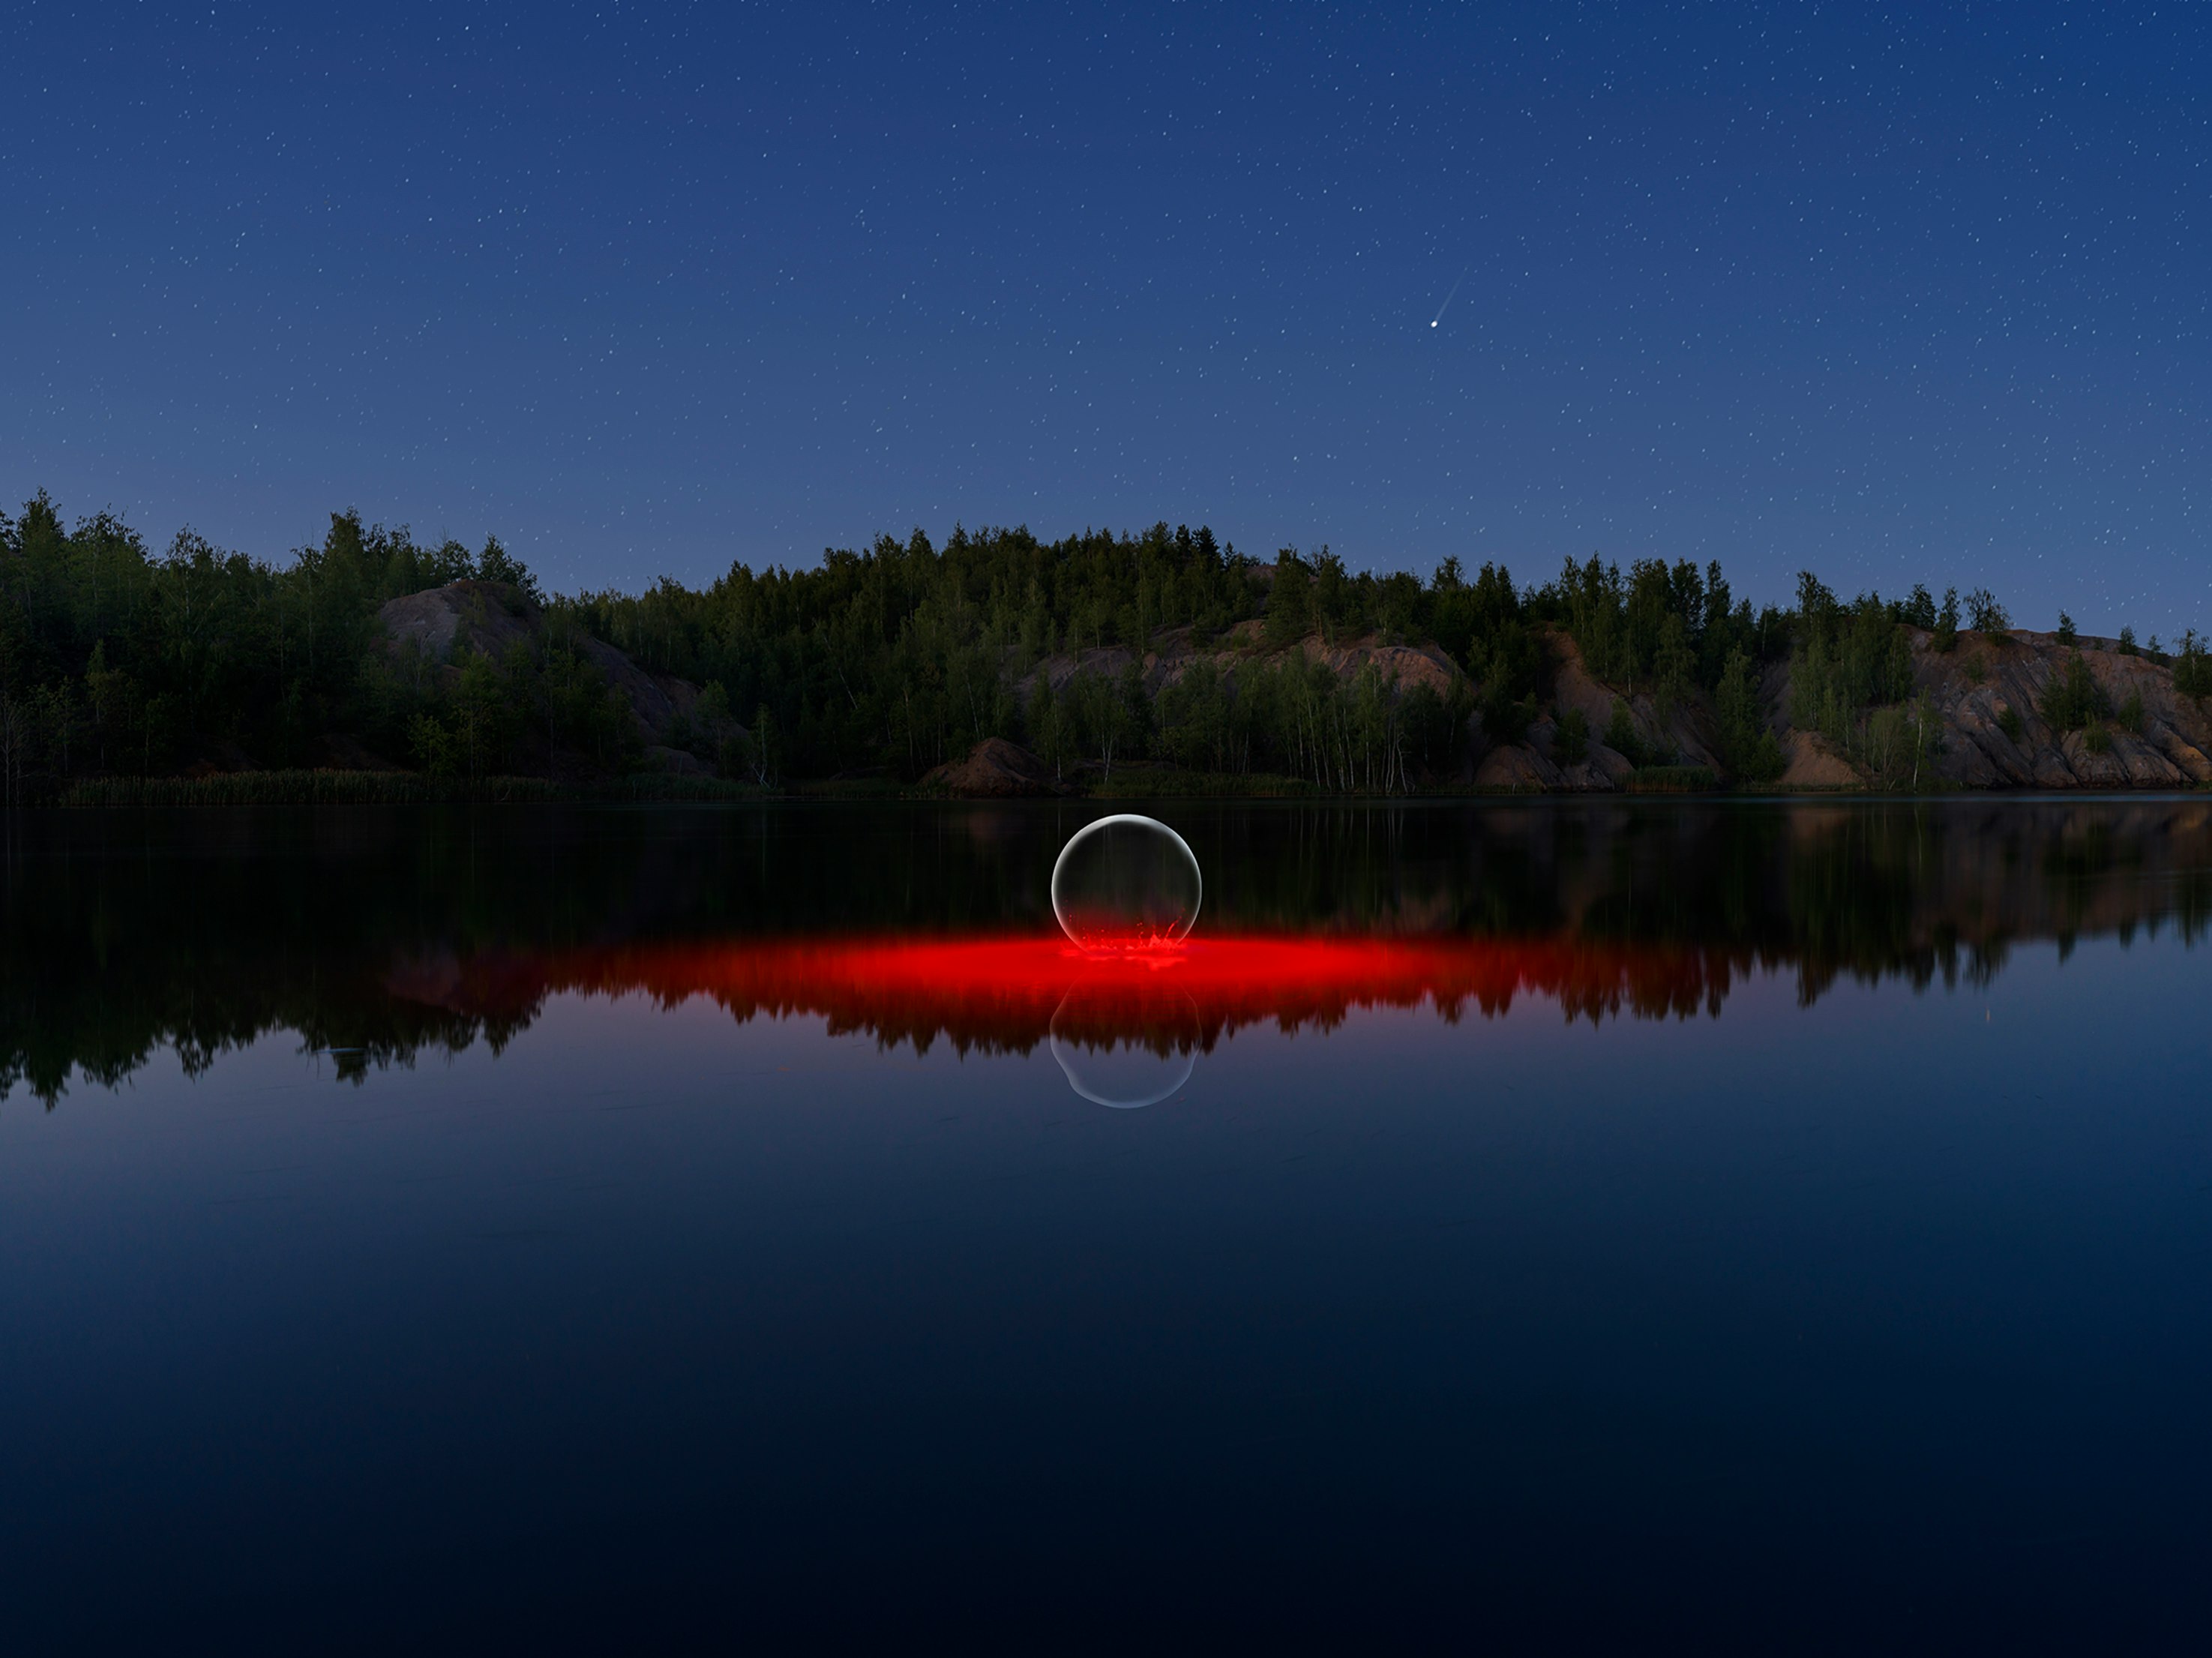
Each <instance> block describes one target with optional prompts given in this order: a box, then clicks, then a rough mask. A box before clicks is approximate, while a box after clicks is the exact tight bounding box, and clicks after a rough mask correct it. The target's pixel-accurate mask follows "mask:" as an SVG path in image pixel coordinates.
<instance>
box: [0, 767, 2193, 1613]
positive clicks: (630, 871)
mask: <svg viewBox="0 0 2212 1658" xmlns="http://www.w3.org/2000/svg"><path fill="white" fill-rule="evenodd" d="M1107 810H1109V808H1106V807H1103V806H1094V805H1085V806H1073V805H1035V806H1004V807H981V806H977V807H965V806H928V805H912V806H890V805H827V804H825V805H808V804H800V803H793V804H787V805H772V806H764V807H758V808H742V809H713V808H699V809H677V808H631V809H614V808H609V809H604V810H599V809H584V808H578V809H574V810H566V809H551V808H544V807H516V808H481V809H451V810H438V809H416V810H391V811H378V810H370V809H332V810H327V811H278V810H264V811H237V812H228V811H180V812H174V813H168V814H135V813H127V812H112V813H80V814H74V815H46V816H39V815H30V816H19V817H16V818H15V820H14V821H13V822H12V823H9V824H8V825H7V827H6V829H5V831H4V832H5V835H6V840H5V844H4V852H5V893H6V897H5V910H4V939H0V986H4V993H3V994H0V1021H4V1026H5V1029H4V1036H3V1037H0V1066H4V1080H5V1081H6V1083H7V1085H8V1092H7V1095H6V1098H5V1101H4V1102H0V1261H3V1262H4V1263H5V1265H4V1268H0V1355H4V1358H3V1359H0V1420H4V1421H5V1423H6V1424H8V1431H7V1432H6V1434H5V1436H4V1437H0V1491H4V1493H5V1501H4V1502H0V1603H4V1605H5V1606H6V1609H7V1619H8V1627H9V1631H10V1635H9V1643H10V1647H11V1649H14V1650H18V1651H33V1650H48V1649H68V1650H72V1651H81V1650H88V1649H100V1648H115V1649H130V1650H152V1649H177V1648H179V1647H184V1648H192V1647H197V1646H201V1645H206V1646H209V1647H211V1648H217V1649H223V1650H226V1651H230V1652H236V1651H240V1650H256V1649H271V1650H296V1649H324V1650H344V1649H358V1650H362V1651H386V1650H391V1649H424V1648H426V1647H428V1648H440V1647H452V1648H456V1649H468V1650H477V1649H487V1648H498V1647H502V1646H507V1645H509V1644H510V1643H511V1644H513V1645H514V1646H521V1645H523V1644H525V1643H527V1644H529V1645H532V1646H537V1647H541V1648H542V1647H544V1646H547V1645H555V1646H559V1645H567V1644H571V1643H573V1644H575V1645H578V1646H580V1647H586V1648H590V1649H628V1648H630V1647H632V1646H635V1647H636V1648H637V1649H647V1650H651V1649H671V1648H674V1649H681V1648H684V1647H687V1646H693V1645H697V1646H703V1647H713V1648H715V1649H721V1648H725V1647H733V1646H751V1647H755V1648H759V1649H816V1648H818V1647H820V1646H823V1645H834V1644H836V1643H840V1642H844V1641H850V1640H868V1641H871V1642H880V1643H890V1642H895V1641H896V1642H902V1643H903V1642H905V1641H908V1640H911V1639H913V1638H914V1637H915V1636H916V1635H918V1634H925V1633H927V1634H930V1635H938V1636H942V1635H951V1636H955V1637H964V1638H967V1639H969V1640H972V1641H975V1642H978V1643H991V1644H1016V1643H1018V1644H1020V1645H1022V1646H1024V1647H1025V1648H1042V1649H1048V1650H1065V1649H1088V1648H1094V1647H1095V1648H1102V1649H1103V1648H1119V1647H1123V1646H1127V1645H1130V1644H1133V1643H1139V1642H1142V1643H1146V1644H1148V1645H1157V1644H1163V1643H1164V1644H1168V1645H1193V1646H1198V1647H1202V1648H1218V1647H1225V1646H1231V1645H1248V1644H1257V1643H1261V1642H1266V1643H1279V1642H1281V1641H1283V1640H1284V1639H1285V1638H1286V1637H1288V1638H1291V1639H1297V1638H1298V1637H1304V1638H1307V1639H1315V1640H1328V1641H1329V1642H1332V1643H1337V1642H1343V1643H1349V1642H1353V1641H1358V1642H1362V1643H1382V1644H1385V1645H1413V1644H1419V1645H1422V1646H1432V1645H1439V1644H1443V1643H1449V1644H1451V1645H1454V1646H1466V1647H1474V1648H1486V1647H1487V1648H1496V1649H1504V1650H1513V1651H1523V1650H1553V1649H1561V1648H1566V1647H1574V1646H1578V1645H1592V1644H1598V1643H1605V1644H1607V1645H1613V1646H1623V1647H1626V1648H1627V1649H1631V1650H1633V1649H1637V1648H1638V1646H1639V1645H1641V1644H1646V1643H1656V1637H1658V1636H1659V1635H1661V1634H1662V1633H1663V1634H1665V1635H1667V1636H1669V1637H1679V1638H1682V1639H1687V1640H1695V1641H1697V1642H1699V1643H1701V1644H1702V1645H1704V1646H1705V1647H1706V1648H1708V1649H1711V1648H1722V1649H1728V1648H1736V1649H1759V1650H1775V1649H1784V1650H1806V1651H1838V1652H1842V1651H1858V1650H1864V1649H1868V1648H1869V1647H1875V1646H1880V1647H1883V1648H1893V1647H1897V1646H1900V1645H1905V1646H1912V1645H1925V1646H1935V1647H1976V1648H1983V1649H1987V1648H1991V1647H1996V1646H1999V1645H2002V1646H2008V1647H2013V1648H2018V1647H2021V1646H2048V1647H2052V1648H2067V1649H2081V1648H2084V1647H2094V1648H2097V1649H2106V1650H2116V1649H2127V1650H2138V1651H2140V1650H2167V1649H2180V1648H2182V1647H2183V1646H2184V1644H2185V1643H2186V1644H2188V1645H2190V1646H2191V1647H2192V1648H2193V1645H2194V1643H2193V1641H2191V1638H2190V1637H2191V1636H2192V1635H2194V1634H2196V1632H2197V1625H2199V1624H2200V1623H2201V1620H2202V1619H2203V1617H2204V1615H2205V1614H2206V1613H2207V1612H2208V1611H2212V1606H2208V1601H2212V1595H2208V1593H2207V1589H2206V1583H2207V1581H2208V1578H2212V1574H2208V1573H2207V1572H2206V1571H2205V1570H2204V1561H2205V1559H2206V1557H2207V1552H2208V1547H2212V1516H2208V1512H2207V1500H2206V1497H2205V1492H2206V1491H2207V1489H2208V1482H2212V1426H2208V1422H2207V1412H2206V1405H2205V1401H2206V1399H2207V1397H2208V1389H2212V1305H2208V1295H2207V1279H2208V1276H2212V1109H2208V1090H2207V1086H2206V1084H2207V1078H2208V1077H2212V1032H2208V1028H2207V1021H2206V1018H2205V1017H2204V1015H2205V1010H2206V1009H2207V1008H2208V1006H2212V950H2207V949H2205V948H2202V947H2200V946H2201V945H2202V944H2203V942H2204V938H2205V931H2206V927H2207V925H2208V922H2212V799H2202V798H2197V797H2185V798H2178V799H1999V800H1972V801H1959V802H1949V801H1946V802H1942V803H1932V804H1931V803H1928V802H1922V803H1918V804H1911V805H1884V804H1873V803H1852V802H1837V801H1820V802H1772V803H1769V802H1758V801H1737V800H1729V801H1685V802H1668V801H1648V802H1633V801H1632V802H1628V803H1625V804H1624V803H1619V802H1613V803H1600V804H1580V803H1575V802H1571V801H1560V800H1548V801H1511V800H1497V801H1483V802H1475V803H1465V802H1461V803H1448V804H1447V803H1437V804H1428V803H1423V804H1415V805H1379V804H1378V805H1343V806H1308V805H1218V804H1212V803H1202V802H1182V801H1176V802H1164V803H1160V804H1159V805H1156V806H1153V807H1152V808H1150V810H1152V811H1154V812H1155V813H1156V815H1158V817H1161V818H1163V819H1164V820H1166V821H1167V822H1169V823H1171V824H1172V825H1173V826H1174V827H1175V828H1176V829H1177V830H1178V831H1180V832H1181V833H1182V835H1183V836H1184V837H1185V838H1186V840H1187V841H1188V843H1189V845H1190V847H1192V849H1193V851H1194V853H1195V854H1196V856H1197V859H1198V860H1199V864H1200V868H1201V870H1202V871H1203V872H1204V879H1205V898H1204V905H1203V908H1202V909H1201V911H1200V915H1199V919H1198V922H1197V926H1196V928H1195V930H1194V932H1193V934H1192V936H1191V938H1190V940H1189V942H1188V948H1187V950H1186V951H1185V952H1183V953H1182V956H1181V957H1180V958H1178V959H1176V960H1172V961H1166V962H1163V963H1150V964H1147V965H1146V966H1144V967H1143V968H1142V969H1129V968H1127V966H1126V965H1116V964H1106V965H1105V966H1104V967H1101V966H1100V965H1099V964H1097V963H1091V962H1089V961H1087V960H1086V959H1085V958H1084V957H1079V956H1076V955H1073V954H1072V953H1071V952H1070V951H1069V950H1067V949H1066V947H1065V946H1064V945H1063V944H1062V942H1061V940H1060V935H1059V933H1058V932H1057V929H1056V928H1055V926H1054V919H1053V912H1052V908H1051V904H1050V899H1049V882H1050V877H1051V871H1052V867H1053V863H1054V858H1055V856H1056V855H1057V853H1058V852H1059V849H1060V846H1061V845H1062V843H1063V842H1064V841H1066V839H1067V837H1068V836H1069V835H1072V834H1073V832H1074V831H1075V830H1076V829H1078V828H1079V827H1080V826H1081V825H1082V824H1083V823H1085V822H1086V821H1088V820H1089V819H1090V818H1091V817H1096V816H1098V815H1100V814H1101V813H1102V812H1103V811H1107ZM2200 1638H2201V1637H2200Z"/></svg>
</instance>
